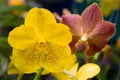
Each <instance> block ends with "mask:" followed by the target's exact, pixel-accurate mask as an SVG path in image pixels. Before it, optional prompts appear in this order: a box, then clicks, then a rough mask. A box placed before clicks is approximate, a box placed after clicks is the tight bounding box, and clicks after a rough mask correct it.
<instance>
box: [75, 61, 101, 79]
mask: <svg viewBox="0 0 120 80" xmlns="http://www.w3.org/2000/svg"><path fill="white" fill-rule="evenodd" d="M99 72H100V67H99V66H98V65H97V64H94V63H87V64H84V65H83V66H82V67H81V68H80V69H79V71H78V73H77V79H78V80H87V79H88V78H92V77H94V76H96V75H97V74H98V73H99Z"/></svg>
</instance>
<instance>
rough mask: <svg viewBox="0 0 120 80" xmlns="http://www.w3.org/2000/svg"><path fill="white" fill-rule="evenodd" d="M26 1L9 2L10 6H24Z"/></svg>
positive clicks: (12, 0) (11, 0)
mask: <svg viewBox="0 0 120 80" xmlns="http://www.w3.org/2000/svg"><path fill="white" fill-rule="evenodd" d="M25 2H26V0H8V5H9V6H22V5H24V4H25Z"/></svg>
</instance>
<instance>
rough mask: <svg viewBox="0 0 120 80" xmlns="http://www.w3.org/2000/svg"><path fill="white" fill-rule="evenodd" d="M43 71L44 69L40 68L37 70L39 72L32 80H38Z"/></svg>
mask: <svg viewBox="0 0 120 80" xmlns="http://www.w3.org/2000/svg"><path fill="white" fill-rule="evenodd" d="M43 70H44V68H40V69H39V71H38V73H37V74H36V76H35V78H34V80H40V76H41V73H42V71H43Z"/></svg>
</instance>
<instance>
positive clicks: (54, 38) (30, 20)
mask: <svg viewBox="0 0 120 80" xmlns="http://www.w3.org/2000/svg"><path fill="white" fill-rule="evenodd" d="M71 39H72V35H71V32H70V31H69V28H68V27H67V26H66V25H64V24H62V23H56V20H55V18H54V16H53V14H52V13H51V12H50V11H48V10H46V9H43V8H41V9H39V8H32V9H31V10H30V11H29V12H28V14H27V16H26V18H25V23H24V24H23V25H21V26H19V27H16V28H15V29H13V30H12V31H11V32H10V33H9V37H8V42H9V44H10V46H11V47H13V53H12V62H13V64H14V66H15V67H16V68H17V69H18V70H19V71H21V72H22V73H33V72H37V71H38V69H39V68H41V67H43V68H45V70H47V71H49V72H59V71H62V70H63V69H64V68H66V66H67V63H68V60H69V58H70V57H71V51H70V47H69V45H68V44H69V43H70V41H71Z"/></svg>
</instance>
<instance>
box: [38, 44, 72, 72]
mask: <svg viewBox="0 0 120 80" xmlns="http://www.w3.org/2000/svg"><path fill="white" fill-rule="evenodd" d="M47 45H48V48H47V49H46V51H43V52H40V53H41V54H40V55H41V56H40V62H41V65H42V67H43V68H44V69H46V70H47V71H49V72H60V71H62V70H63V69H64V68H66V64H67V63H68V60H69V59H70V56H71V51H70V47H69V46H59V45H56V44H52V43H48V44H47Z"/></svg>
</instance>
